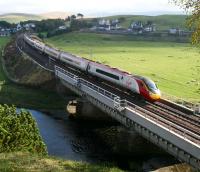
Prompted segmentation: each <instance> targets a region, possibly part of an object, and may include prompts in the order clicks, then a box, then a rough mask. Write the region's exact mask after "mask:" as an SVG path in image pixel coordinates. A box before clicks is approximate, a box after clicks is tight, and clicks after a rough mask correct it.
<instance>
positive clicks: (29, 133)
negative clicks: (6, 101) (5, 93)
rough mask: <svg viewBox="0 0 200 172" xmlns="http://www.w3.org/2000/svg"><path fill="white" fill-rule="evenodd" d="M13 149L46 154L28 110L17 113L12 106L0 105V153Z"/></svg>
mask: <svg viewBox="0 0 200 172" xmlns="http://www.w3.org/2000/svg"><path fill="white" fill-rule="evenodd" d="M13 151H29V152H32V153H39V154H47V149H46V146H45V144H44V143H43V141H42V138H41V136H40V134H39V130H38V127H37V124H36V122H35V120H34V119H33V117H32V116H31V114H30V112H27V111H24V110H23V111H20V112H19V113H17V111H16V108H15V107H14V106H11V107H9V106H7V105H3V106H2V105H0V153H2V152H13Z"/></svg>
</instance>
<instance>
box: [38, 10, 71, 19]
mask: <svg viewBox="0 0 200 172" xmlns="http://www.w3.org/2000/svg"><path fill="white" fill-rule="evenodd" d="M70 15H72V13H67V12H59V11H55V12H49V13H43V14H40V16H41V17H43V18H48V19H57V18H61V19H65V18H66V17H68V16H70Z"/></svg>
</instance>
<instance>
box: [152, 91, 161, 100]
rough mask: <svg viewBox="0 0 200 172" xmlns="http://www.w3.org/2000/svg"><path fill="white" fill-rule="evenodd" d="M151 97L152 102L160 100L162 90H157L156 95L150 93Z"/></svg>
mask: <svg viewBox="0 0 200 172" xmlns="http://www.w3.org/2000/svg"><path fill="white" fill-rule="evenodd" d="M149 96H150V98H151V99H152V100H159V99H160V97H161V93H160V90H156V91H154V93H152V92H150V93H149Z"/></svg>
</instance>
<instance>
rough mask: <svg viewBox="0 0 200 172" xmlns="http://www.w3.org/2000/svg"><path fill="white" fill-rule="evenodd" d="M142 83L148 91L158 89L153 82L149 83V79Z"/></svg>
mask: <svg viewBox="0 0 200 172" xmlns="http://www.w3.org/2000/svg"><path fill="white" fill-rule="evenodd" d="M144 82H145V84H146V85H147V87H148V88H149V89H150V90H157V89H158V88H157V86H156V84H155V83H154V82H153V81H151V80H150V79H144Z"/></svg>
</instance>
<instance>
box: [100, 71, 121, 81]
mask: <svg viewBox="0 0 200 172" xmlns="http://www.w3.org/2000/svg"><path fill="white" fill-rule="evenodd" d="M96 72H97V73H100V74H102V75H105V76H108V77H110V78H113V79H116V80H119V76H117V75H114V74H112V73H108V72H105V71H103V70H100V69H96Z"/></svg>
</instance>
